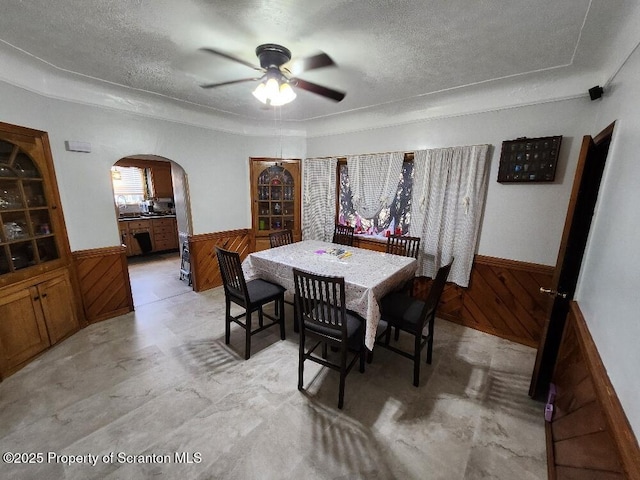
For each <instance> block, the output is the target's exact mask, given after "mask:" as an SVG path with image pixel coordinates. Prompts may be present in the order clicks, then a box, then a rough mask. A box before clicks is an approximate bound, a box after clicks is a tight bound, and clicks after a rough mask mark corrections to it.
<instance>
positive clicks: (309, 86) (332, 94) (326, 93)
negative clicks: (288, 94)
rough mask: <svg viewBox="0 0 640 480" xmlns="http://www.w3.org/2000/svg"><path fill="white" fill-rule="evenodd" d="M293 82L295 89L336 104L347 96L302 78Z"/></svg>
mask: <svg viewBox="0 0 640 480" xmlns="http://www.w3.org/2000/svg"><path fill="white" fill-rule="evenodd" d="M291 80H292V83H293V85H294V86H295V87H298V88H301V89H303V90H306V91H307V92H311V93H315V94H316V95H321V96H323V97H326V98H329V99H330V100H333V101H336V102H340V101H341V100H342V99H343V98H344V97H345V96H346V93H344V92H340V91H339V90H333V89H332V88H327V87H323V86H322V85H318V84H317V83H311V82H307V81H306V80H302V79H300V78H292V79H291Z"/></svg>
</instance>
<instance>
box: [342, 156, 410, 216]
mask: <svg viewBox="0 0 640 480" xmlns="http://www.w3.org/2000/svg"><path fill="white" fill-rule="evenodd" d="M403 161H404V153H402V152H392V153H376V154H371V155H351V156H347V169H348V171H349V183H350V185H351V193H352V194H353V206H354V208H355V210H356V212H358V214H360V216H361V217H363V218H366V219H370V218H373V217H375V216H376V215H377V214H378V213H379V212H380V210H382V209H383V208H384V207H388V206H389V205H390V204H391V202H392V201H393V199H394V198H395V196H396V192H397V190H398V178H399V177H400V174H401V172H402V162H403Z"/></svg>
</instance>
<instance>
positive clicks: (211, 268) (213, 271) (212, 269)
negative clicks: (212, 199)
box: [189, 229, 251, 292]
mask: <svg viewBox="0 0 640 480" xmlns="http://www.w3.org/2000/svg"><path fill="white" fill-rule="evenodd" d="M250 234H251V231H250V230H248V229H244V230H230V231H227V232H217V233H206V234H201V235H191V236H190V237H189V254H190V258H191V276H192V280H193V290H194V291H196V292H201V291H203V290H208V289H210V288H213V287H217V286H219V285H222V278H221V277H220V269H219V268H218V260H217V258H216V252H215V250H214V247H220V248H224V249H225V250H233V251H234V252H238V253H239V254H240V258H242V259H243V260H244V258H245V257H246V256H247V255H249V253H250V252H251V250H250V248H251V235H250Z"/></svg>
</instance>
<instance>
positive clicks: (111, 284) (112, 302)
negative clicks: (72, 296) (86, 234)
mask: <svg viewBox="0 0 640 480" xmlns="http://www.w3.org/2000/svg"><path fill="white" fill-rule="evenodd" d="M73 263H74V267H75V270H76V275H77V278H78V283H79V286H80V293H81V297H82V305H83V309H84V314H85V317H86V319H87V322H89V323H93V322H98V321H100V320H106V319H108V318H112V317H116V316H118V315H122V314H124V313H127V312H131V311H132V310H133V298H132V297H131V284H130V282H129V270H128V267H127V251H126V248H125V247H124V246H119V247H106V248H95V249H91V250H80V251H77V252H73Z"/></svg>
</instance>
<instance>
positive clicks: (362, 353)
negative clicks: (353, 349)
mask: <svg viewBox="0 0 640 480" xmlns="http://www.w3.org/2000/svg"><path fill="white" fill-rule="evenodd" d="M369 353H371V354H372V355H373V352H369ZM366 356H367V347H365V346H364V343H363V344H362V345H360V373H364V361H365V358H366ZM372 358H373V357H372ZM369 363H371V362H369Z"/></svg>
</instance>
